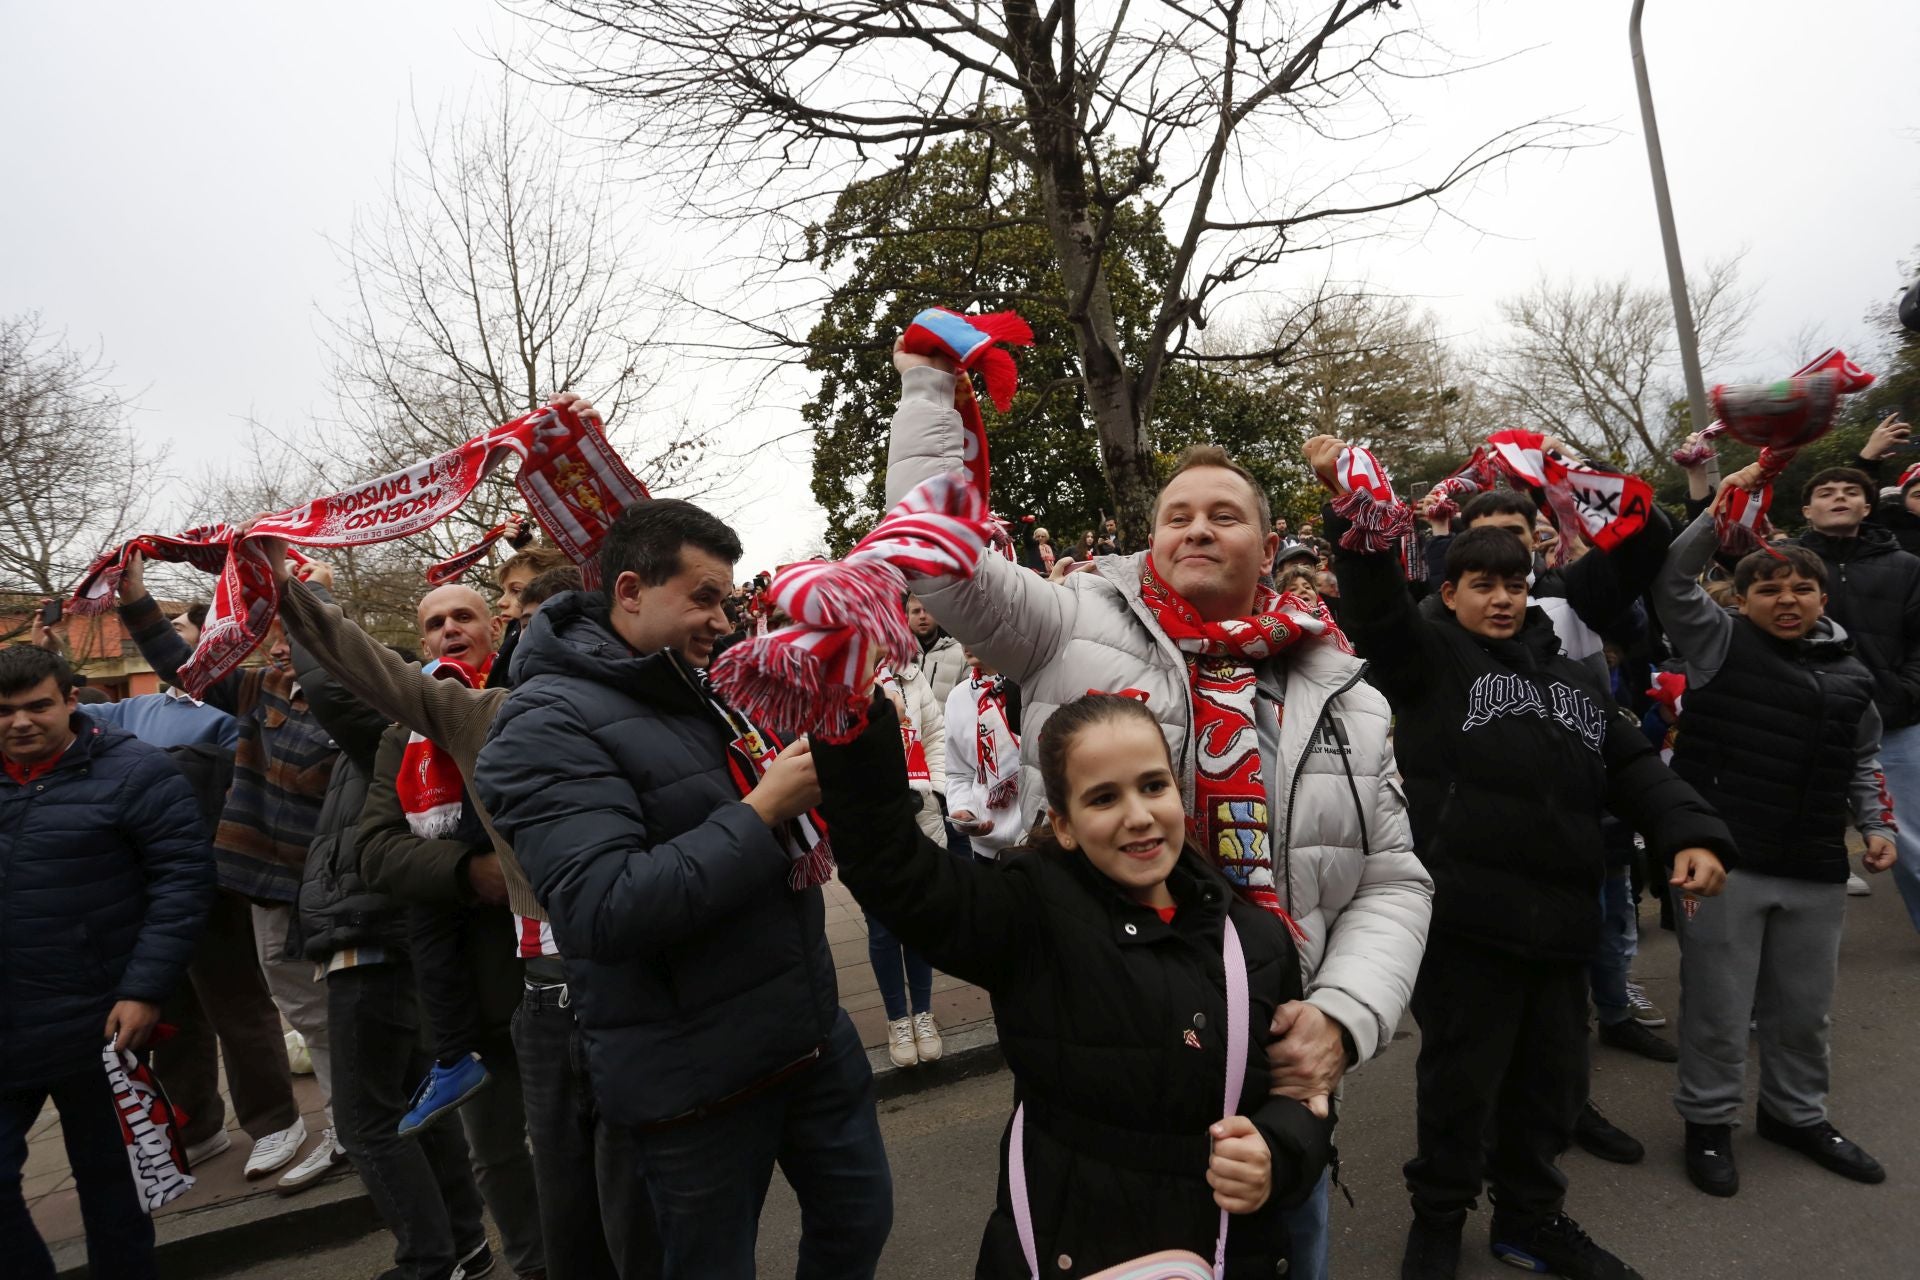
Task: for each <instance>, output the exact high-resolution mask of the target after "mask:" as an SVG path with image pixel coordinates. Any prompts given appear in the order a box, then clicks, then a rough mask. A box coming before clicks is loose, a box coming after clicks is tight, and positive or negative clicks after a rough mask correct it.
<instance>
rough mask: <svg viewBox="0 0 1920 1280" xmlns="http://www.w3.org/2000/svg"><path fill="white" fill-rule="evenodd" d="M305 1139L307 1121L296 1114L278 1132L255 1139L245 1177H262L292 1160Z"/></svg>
mask: <svg viewBox="0 0 1920 1280" xmlns="http://www.w3.org/2000/svg"><path fill="white" fill-rule="evenodd" d="M306 1140H307V1121H306V1118H305V1117H304V1116H296V1117H295V1118H294V1121H293V1123H292V1124H290V1125H288V1126H287V1127H286V1128H284V1129H282V1130H281V1131H280V1132H278V1133H270V1134H268V1135H267V1136H266V1137H264V1138H258V1139H255V1141H254V1144H253V1154H252V1155H250V1156H248V1157H247V1177H248V1179H249V1180H251V1179H253V1178H264V1177H266V1176H267V1175H268V1174H270V1173H272V1172H273V1171H274V1170H275V1169H278V1168H281V1167H282V1166H283V1165H286V1164H289V1163H291V1162H292V1160H293V1158H294V1157H295V1156H297V1155H299V1154H300V1148H301V1146H302V1145H304V1144H305V1143H306Z"/></svg>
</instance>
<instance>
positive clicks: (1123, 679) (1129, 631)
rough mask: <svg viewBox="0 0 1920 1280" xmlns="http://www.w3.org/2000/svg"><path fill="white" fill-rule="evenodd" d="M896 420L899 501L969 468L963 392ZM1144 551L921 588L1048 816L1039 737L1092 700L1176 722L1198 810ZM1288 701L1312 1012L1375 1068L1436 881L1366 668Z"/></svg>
mask: <svg viewBox="0 0 1920 1280" xmlns="http://www.w3.org/2000/svg"><path fill="white" fill-rule="evenodd" d="M902 382H903V384H904V385H903V390H902V394H901V401H900V407H899V409H898V411H897V412H896V413H895V416H894V420H893V436H892V441H891V444H890V452H889V455H888V462H887V502H888V503H889V504H890V505H891V504H892V503H895V502H898V501H899V500H900V499H901V498H902V497H904V496H905V495H906V494H907V492H908V491H909V490H911V489H912V488H913V487H914V486H915V485H917V484H919V483H920V482H921V481H923V480H925V479H926V478H927V477H929V476H932V475H936V474H939V473H941V472H944V471H950V470H954V469H956V468H958V467H959V466H960V465H961V461H960V460H961V444H962V441H961V426H960V416H959V414H958V413H957V412H956V411H955V410H954V408H953V376H952V375H951V374H946V373H942V372H940V371H939V370H936V369H931V368H924V367H923V368H915V369H911V370H908V371H907V373H906V374H905V376H904V377H903V379H902ZM1144 559H1145V553H1139V554H1135V555H1131V556H1102V557H1100V558H1098V559H1097V560H1096V561H1095V562H1094V563H1095V566H1096V568H1095V571H1094V572H1091V573H1078V574H1074V575H1072V576H1070V577H1069V578H1068V579H1067V580H1066V581H1065V582H1063V583H1054V582H1049V581H1047V580H1046V579H1044V578H1041V577H1040V576H1039V575H1038V574H1035V573H1032V572H1029V571H1027V570H1025V569H1022V568H1020V567H1019V566H1018V565H1015V564H1013V563H1011V562H1009V561H1007V560H1004V559H1002V558H1001V557H999V556H996V555H986V556H983V557H981V561H980V567H979V570H978V572H977V573H976V575H975V576H974V577H973V578H972V579H970V580H968V581H964V582H948V583H937V582H933V581H924V582H917V583H914V582H910V584H909V585H910V586H911V587H912V590H913V592H914V594H915V595H916V596H918V597H919V598H920V600H921V602H922V603H923V604H925V605H926V608H927V611H928V612H929V613H931V614H933V616H934V617H935V618H937V619H939V621H940V624H941V625H942V626H943V627H945V628H946V629H947V631H948V632H950V633H951V634H952V635H953V636H955V637H956V638H957V639H959V640H960V641H961V642H962V643H964V644H966V645H967V646H968V647H970V648H973V649H975V650H976V651H978V652H979V653H981V654H982V655H983V656H985V657H986V658H987V659H988V660H989V661H990V662H992V664H993V665H994V667H995V668H996V669H998V670H1000V671H1002V672H1005V673H1006V674H1007V675H1008V676H1010V677H1012V678H1013V679H1014V680H1015V681H1017V682H1018V683H1019V685H1020V688H1021V691H1022V696H1023V699H1024V706H1025V710H1024V712H1023V725H1022V728H1023V733H1022V735H1021V739H1022V741H1021V753H1022V756H1023V757H1024V769H1023V774H1022V779H1021V794H1022V798H1023V801H1024V802H1025V803H1026V804H1027V805H1028V806H1029V807H1030V813H1029V815H1028V816H1029V817H1031V816H1033V814H1035V813H1037V812H1038V807H1039V804H1040V796H1041V790H1042V788H1041V782H1040V776H1039V770H1038V768H1037V764H1036V757H1037V750H1038V747H1039V740H1040V727H1041V725H1043V724H1044V723H1045V722H1046V718H1047V717H1048V716H1049V715H1051V714H1052V713H1053V711H1054V710H1055V709H1056V708H1057V707H1059V706H1061V705H1062V704H1064V703H1067V702H1070V701H1072V700H1073V699H1075V698H1078V697H1080V696H1082V695H1084V694H1085V693H1086V692H1087V691H1088V690H1090V689H1098V690H1101V691H1104V692H1109V693H1119V692H1123V691H1127V690H1136V691H1138V692H1140V693H1144V694H1145V695H1146V705H1147V706H1148V708H1149V709H1151V710H1152V711H1153V713H1154V715H1155V716H1156V717H1158V718H1159V720H1160V727H1161V730H1162V732H1164V733H1165V734H1166V738H1167V745H1168V747H1169V749H1170V750H1171V751H1172V753H1173V759H1174V764H1175V767H1176V769H1177V770H1178V772H1179V774H1180V778H1181V786H1182V788H1183V790H1184V792H1185V794H1186V796H1187V799H1188V800H1189V802H1191V799H1192V795H1193V770H1194V754H1195V753H1194V749H1193V743H1192V737H1193V728H1192V704H1191V700H1190V699H1191V695H1190V693H1189V690H1188V683H1187V664H1186V659H1185V658H1184V656H1182V654H1181V653H1180V650H1179V649H1178V648H1176V647H1175V646H1174V643H1173V641H1171V640H1170V639H1168V638H1167V636H1166V634H1165V633H1164V632H1163V631H1161V629H1160V627H1159V626H1158V624H1156V623H1155V622H1154V620H1153V615H1152V614H1151V613H1150V612H1149V610H1148V609H1147V607H1146V605H1145V604H1144V603H1143V602H1142V601H1141V598H1140V566H1141V563H1142V562H1143V560H1144ZM1258 671H1259V676H1260V681H1261V684H1262V686H1263V688H1265V689H1266V690H1267V691H1268V693H1269V694H1271V695H1273V696H1276V697H1278V698H1280V699H1281V701H1282V702H1283V704H1284V707H1285V714H1284V716H1283V717H1282V718H1281V721H1280V725H1279V744H1278V747H1279V750H1278V756H1279V759H1278V765H1277V767H1274V766H1273V765H1271V764H1270V765H1269V767H1268V768H1267V796H1268V806H1269V811H1270V813H1271V814H1272V832H1273V841H1272V847H1273V856H1274V862H1275V873H1276V878H1284V881H1285V884H1286V896H1285V902H1286V906H1287V910H1288V913H1289V914H1290V915H1291V916H1292V917H1293V918H1294V920H1295V922H1297V923H1298V924H1299V926H1300V928H1301V930H1302V931H1303V932H1304V933H1305V934H1306V940H1305V941H1304V942H1303V943H1302V944H1301V946H1300V948H1299V951H1300V957H1301V965H1302V970H1303V976H1304V978H1305V983H1306V989H1307V993H1308V994H1307V999H1308V1000H1309V1001H1311V1002H1312V1003H1313V1004H1315V1005H1317V1006H1318V1007H1319V1008H1320V1009H1321V1010H1322V1011H1323V1012H1325V1013H1326V1014H1327V1015H1328V1016H1330V1017H1332V1018H1334V1019H1335V1020H1336V1021H1338V1022H1339V1023H1340V1024H1341V1026H1343V1027H1345V1028H1346V1030H1347V1032H1348V1033H1349V1034H1350V1035H1351V1036H1352V1038H1353V1043H1354V1048H1355V1049H1356V1051H1357V1053H1358V1057H1359V1060H1360V1061H1362V1062H1364V1061H1366V1060H1367V1059H1368V1058H1370V1057H1372V1056H1373V1055H1374V1054H1376V1053H1377V1052H1379V1051H1380V1050H1381V1049H1382V1048H1384V1047H1385V1046H1386V1045H1387V1044H1388V1043H1390V1042H1391V1041H1392V1039H1393V1033H1394V1031H1395V1029H1396V1028H1397V1026H1398V1025H1399V1022H1400V1018H1401V1015H1402V1014H1403V1013H1404V1012H1405V1011H1406V1007H1407V1002H1408V1000H1409V998H1410V997H1411V996H1412V993H1413V981H1414V977H1415V975H1416V974H1417V973H1418V972H1419V969H1420V957H1421V954H1422V953H1423V952H1424V951H1425V949H1426V940H1427V925H1428V921H1429V919H1430V918H1431V916H1432V911H1433V881H1432V879H1431V878H1430V877H1429V876H1428V875H1427V872H1426V870H1425V868H1423V867H1422V866H1421V865H1420V860H1419V858H1418V857H1416V856H1415V855H1414V852H1413V834H1412V830H1411V828H1410V827H1409V825H1408V822H1407V811H1406V799H1405V795H1404V793H1403V792H1402V791H1401V788H1400V782H1399V777H1398V771H1397V769H1396V768H1395V765H1394V759H1393V748H1392V746H1391V744H1390V743H1389V741H1388V736H1387V731H1388V726H1389V723H1390V719H1391V712H1390V711H1389V709H1388V707H1387V702H1386V699H1385V698H1383V697H1382V696H1381V695H1380V694H1379V693H1378V692H1377V691H1376V690H1374V689H1373V688H1372V687H1370V686H1369V685H1367V684H1366V683H1365V682H1364V681H1363V680H1362V678H1361V677H1362V675H1363V673H1364V671H1365V666H1364V664H1363V663H1361V662H1360V661H1359V660H1358V659H1357V658H1355V657H1353V656H1352V655H1351V654H1349V653H1346V652H1344V651H1342V650H1341V649H1340V648H1338V647H1337V646H1335V645H1333V644H1330V643H1316V642H1313V641H1308V642H1304V643H1302V644H1300V645H1298V646H1296V647H1295V648H1293V649H1292V650H1290V651H1289V652H1288V653H1287V654H1286V655H1285V657H1284V658H1283V659H1280V660H1275V661H1271V662H1268V663H1264V664H1262V665H1261V667H1260V668H1259V669H1258Z"/></svg>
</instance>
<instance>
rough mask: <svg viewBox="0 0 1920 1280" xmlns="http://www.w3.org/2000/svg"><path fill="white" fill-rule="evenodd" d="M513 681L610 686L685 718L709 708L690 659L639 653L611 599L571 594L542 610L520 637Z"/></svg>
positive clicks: (596, 594)
mask: <svg viewBox="0 0 1920 1280" xmlns="http://www.w3.org/2000/svg"><path fill="white" fill-rule="evenodd" d="M517 650H518V651H517V652H516V653H515V654H514V658H513V683H514V684H515V685H519V684H522V683H524V682H526V681H528V680H531V679H532V678H533V677H535V676H540V675H558V676H570V677H573V678H575V679H580V680H587V681H591V682H592V683H594V684H603V685H608V686H610V687H612V688H614V689H618V690H619V691H620V692H622V693H625V694H627V695H628V696H629V697H632V698H635V699H638V700H639V701H641V702H644V703H647V704H649V705H650V706H655V707H659V708H660V709H662V710H666V711H673V712H676V713H681V714H691V713H699V712H702V711H704V710H705V709H706V708H707V704H708V702H709V701H710V700H711V698H712V694H711V693H710V692H708V690H707V687H706V682H705V681H704V680H702V679H701V677H700V674H699V672H697V671H696V670H695V669H694V668H693V667H692V666H691V665H690V664H688V662H687V661H686V659H684V658H682V657H681V656H680V655H679V654H677V653H673V652H670V651H667V650H662V651H661V652H659V653H648V654H640V653H635V652H634V651H633V650H632V649H631V648H630V647H629V646H628V645H627V642H626V641H625V640H622V639H621V638H620V636H619V634H618V633H617V632H615V631H614V629H613V623H612V621H611V619H610V617H609V615H608V610H607V598H606V596H604V595H603V594H601V593H600V592H598V591H570V592H567V593H566V594H564V595H559V596H555V597H554V598H553V599H551V600H549V601H547V602H546V603H545V604H544V605H542V606H541V607H540V611H539V612H538V613H536V614H534V616H533V622H532V624H531V625H530V626H528V627H527V628H526V630H524V631H523V632H522V633H521V639H520V643H519V645H518V646H517Z"/></svg>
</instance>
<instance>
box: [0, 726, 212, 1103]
mask: <svg viewBox="0 0 1920 1280" xmlns="http://www.w3.org/2000/svg"><path fill="white" fill-rule="evenodd" d="M74 730H75V732H76V733H78V734H79V735H80V736H79V738H78V740H76V741H75V742H74V744H73V746H72V748H71V749H69V750H68V752H67V753H66V755H65V756H63V757H61V759H60V762H59V763H58V764H56V765H55V766H54V767H53V768H52V769H51V770H50V771H49V772H47V773H45V774H42V775H41V776H40V777H38V778H35V779H33V780H31V781H29V782H27V783H25V784H22V783H18V782H15V781H14V780H13V778H12V777H10V776H9V775H7V774H6V773H4V772H0V1092H4V1091H6V1090H10V1089H19V1088H24V1087H27V1086H30V1085H38V1084H46V1083H49V1082H51V1081H53V1080H57V1079H59V1078H61V1077H63V1076H69V1075H74V1074H76V1073H78V1072H81V1071H84V1070H86V1069H87V1068H88V1067H89V1066H91V1067H94V1068H95V1069H98V1067H99V1064H100V1048H101V1045H102V1043H103V1037H102V1034H101V1033H102V1030H103V1029H104V1028H105V1026H106V1022H107V1013H108V1011H109V1010H110V1009H112V1008H113V1006H114V1003H115V1002H116V1001H119V1000H144V1001H147V1002H149V1003H152V1004H160V1003H162V1002H163V1001H164V1000H165V999H166V998H167V996H168V994H169V993H171V992H172V990H173V989H174V986H175V985H176V984H177V983H179V982H180V981H181V980H182V978H183V977H184V976H185V974H186V971H187V961H188V960H189V959H190V958H191V956H192V954H193V946H194V942H195V940H196V939H197V938H198V937H199V935H200V928H201V926H202V925H203V924H204V923H205V921H206V917H207V909H208V908H209V907H210V906H211V905H212V903H213V891H214V870H213V850H212V848H211V847H210V846H209V844H208V840H207V828H206V824H205V822H204V821H203V820H202V818H201V816H200V806H199V805H198V803H197V802H196V801H195V800H194V796H193V789H192V788H191V787H189V786H188V785H187V780H186V778H185V777H184V776H183V775H182V774H181V773H180V770H179V769H178V768H176V767H175V766H174V764H173V762H172V761H171V760H169V759H168V758H167V754H166V752H164V751H162V750H160V749H159V748H158V747H150V746H148V745H147V744H146V743H144V742H141V741H140V740H139V739H137V738H135V737H134V736H133V735H132V734H129V733H127V732H125V731H124V730H122V729H117V728H114V727H113V726H111V725H103V724H96V723H95V722H94V721H92V720H88V719H86V718H85V717H82V716H77V715H76V716H75V717H74Z"/></svg>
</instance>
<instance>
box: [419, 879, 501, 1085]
mask: <svg viewBox="0 0 1920 1280" xmlns="http://www.w3.org/2000/svg"><path fill="white" fill-rule="evenodd" d="M471 914H472V909H471V908H468V907H464V906H461V907H446V906H423V905H418V904H416V905H415V906H412V907H410V908H408V910H407V950H408V952H409V953H410V954H411V955H412V956H413V966H414V976H415V980H416V981H418V983H419V984H420V1005H421V1008H422V1009H423V1010H424V1011H425V1013H426V1015H427V1026H428V1027H429V1029H430V1034H431V1039H432V1042H433V1056H434V1057H435V1058H437V1059H438V1060H439V1061H441V1062H443V1063H447V1064H449V1065H450V1064H452V1062H453V1061H454V1059H456V1058H462V1057H465V1056H466V1055H467V1054H469V1053H479V1054H481V1056H482V1058H483V1059H484V1058H485V1057H486V1055H485V1054H484V1053H483V1052H482V1049H483V1047H484V1046H483V1044H482V1042H483V1041H485V1040H486V1039H487V1034H486V1030H487V1029H486V1026H485V1024H484V1018H483V1015H482V1011H481V1008H480V1001H479V1000H477V999H476V998H475V995H474V968H475V966H474V965H473V964H472V963H470V962H469V957H468V955H467V941H468V917H469V916H470V915H471ZM511 928H512V926H511V925H505V926H503V927H502V929H501V931H500V935H499V937H497V938H495V939H494V945H495V946H496V947H499V948H506V947H509V946H511V945H512V939H513V934H512V932H511ZM488 1065H489V1066H492V1065H493V1064H492V1062H491V1061H489V1062H488Z"/></svg>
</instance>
